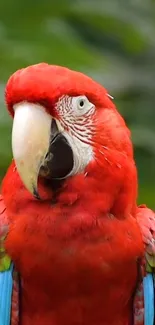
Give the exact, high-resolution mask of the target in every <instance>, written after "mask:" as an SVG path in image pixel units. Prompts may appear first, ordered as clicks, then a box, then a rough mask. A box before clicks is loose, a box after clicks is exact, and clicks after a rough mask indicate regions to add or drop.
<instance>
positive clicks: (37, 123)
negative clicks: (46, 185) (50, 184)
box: [12, 102, 52, 198]
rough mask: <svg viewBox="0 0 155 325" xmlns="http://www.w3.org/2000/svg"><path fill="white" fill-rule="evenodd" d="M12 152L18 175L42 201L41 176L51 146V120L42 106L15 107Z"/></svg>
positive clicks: (28, 104) (26, 104)
mask: <svg viewBox="0 0 155 325" xmlns="http://www.w3.org/2000/svg"><path fill="white" fill-rule="evenodd" d="M14 112H15V115H14V121H13V129H12V150H13V157H14V160H15V164H16V167H17V170H18V173H19V175H20V177H21V179H22V181H23V183H24V185H25V187H26V188H27V189H28V191H29V192H31V193H32V194H33V195H35V196H36V197H37V198H39V194H38V192H37V181H38V174H39V170H40V168H41V166H42V165H43V164H44V160H45V157H46V154H47V152H48V149H49V145H50V133H51V123H52V117H51V116H50V115H49V114H48V113H47V112H46V111H45V109H44V107H42V106H41V105H39V104H32V103H28V102H22V103H19V104H16V105H14Z"/></svg>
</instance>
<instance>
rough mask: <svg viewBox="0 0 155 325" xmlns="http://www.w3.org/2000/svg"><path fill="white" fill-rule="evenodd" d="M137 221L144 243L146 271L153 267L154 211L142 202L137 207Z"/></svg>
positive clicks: (154, 248) (154, 242)
mask: <svg viewBox="0 0 155 325" xmlns="http://www.w3.org/2000/svg"><path fill="white" fill-rule="evenodd" d="M136 217H137V221H138V224H139V226H140V229H141V233H142V237H143V242H144V244H145V251H146V261H147V271H151V269H152V268H154V267H155V212H153V211H152V210H151V209H149V208H147V206H146V205H144V204H142V205H140V206H139V207H138V208H137V215H136Z"/></svg>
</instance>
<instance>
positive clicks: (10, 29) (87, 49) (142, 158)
mask: <svg viewBox="0 0 155 325" xmlns="http://www.w3.org/2000/svg"><path fill="white" fill-rule="evenodd" d="M43 61H44V62H48V63H53V64H60V65H65V66H68V67H70V68H73V69H77V70H81V71H83V72H85V73H87V74H88V75H90V76H92V77H93V78H95V79H96V80H97V81H99V82H100V83H102V84H103V85H104V86H105V87H106V88H107V89H108V90H109V93H110V94H111V95H112V96H114V98H115V103H116V105H117V107H118V109H119V111H120V112H121V114H122V115H123V116H124V118H125V120H126V122H127V124H128V126H129V127H130V129H131V131H132V138H133V142H134V148H135V158H136V162H137V166H138V173H139V202H145V203H147V204H149V206H150V207H152V208H155V2H154V1H153V0H128V1H125V0H100V1H99V0H72V1H67V0H63V1H60V0H57V1H55V0H53V1H52V0H51V1H50V0H44V1H43V0H33V1H32V0H27V1H21V0H13V1H12V0H0V180H1V179H2V177H3V175H4V174H5V172H6V169H7V167H8V165H9V163H10V160H11V158H12V154H11V145H10V138H11V118H10V117H9V116H8V114H7V112H6V109H5V106H4V87H5V83H6V81H7V79H8V77H9V76H10V74H12V73H13V72H14V71H15V70H17V69H19V68H21V67H25V66H27V65H30V64H34V63H38V62H43Z"/></svg>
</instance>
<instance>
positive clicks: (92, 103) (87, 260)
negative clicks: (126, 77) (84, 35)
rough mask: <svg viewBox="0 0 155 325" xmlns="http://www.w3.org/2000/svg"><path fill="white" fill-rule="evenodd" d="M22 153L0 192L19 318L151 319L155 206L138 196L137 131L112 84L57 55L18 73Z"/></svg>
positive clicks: (55, 321) (61, 322)
mask: <svg viewBox="0 0 155 325" xmlns="http://www.w3.org/2000/svg"><path fill="white" fill-rule="evenodd" d="M5 102H6V107H7V110H8V112H9V114H10V115H11V117H12V119H13V126H12V152H13V160H12V162H11V164H10V166H9V168H8V170H7V172H6V175H5V177H4V179H3V181H2V186H1V195H0V270H1V269H7V268H8V267H9V266H10V263H11V261H13V264H14V273H13V274H14V275H13V276H14V277H13V279H14V286H13V288H14V290H13V296H12V309H11V325H18V324H20V325H144V297H143V290H142V286H143V285H142V284H143V282H142V281H143V278H144V276H145V274H146V270H149V272H153V271H152V270H153V268H154V266H155V262H154V256H155V213H154V212H153V211H152V210H151V209H149V208H148V207H147V206H146V205H144V204H142V205H140V206H138V204H137V195H138V176H137V174H138V173H137V167H136V163H135V159H134V151H133V144H132V140H131V132H130V130H129V128H128V126H127V125H126V123H125V121H124V119H123V117H122V116H121V114H120V113H119V111H118V110H117V108H116V106H115V104H114V101H113V99H112V98H111V96H110V95H109V93H108V91H107V90H106V89H105V88H104V87H103V86H102V85H101V84H99V83H98V82H97V81H95V80H93V79H92V78H91V77H89V76H87V75H85V74H84V73H82V72H79V71H74V70H71V69H69V68H67V67H63V66H57V65H50V64H48V63H38V64H34V65H31V66H28V67H25V68H22V69H20V70H17V71H16V72H15V73H13V74H12V75H11V77H10V78H9V80H8V81H7V84H6V88H5Z"/></svg>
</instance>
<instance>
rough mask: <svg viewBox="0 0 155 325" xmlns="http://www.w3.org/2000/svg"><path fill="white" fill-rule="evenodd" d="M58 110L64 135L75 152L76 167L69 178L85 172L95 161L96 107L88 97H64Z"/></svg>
mask: <svg viewBox="0 0 155 325" xmlns="http://www.w3.org/2000/svg"><path fill="white" fill-rule="evenodd" d="M56 109H57V111H58V114H59V116H60V121H61V125H62V127H63V128H64V131H63V135H64V136H65V138H66V139H67V141H68V143H69V144H70V146H71V148H72V151H73V159H74V166H73V169H72V171H71V173H70V174H69V175H67V177H68V176H70V175H75V174H77V173H81V172H83V171H84V169H85V168H86V166H87V165H88V163H89V162H90V161H91V160H92V159H93V150H92V145H91V139H92V136H93V133H94V124H93V119H92V115H93V114H94V112H95V106H94V104H92V103H91V102H90V101H89V100H88V98H87V97H86V96H76V97H69V96H63V97H62V98H60V99H59V101H58V102H57V105H56Z"/></svg>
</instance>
